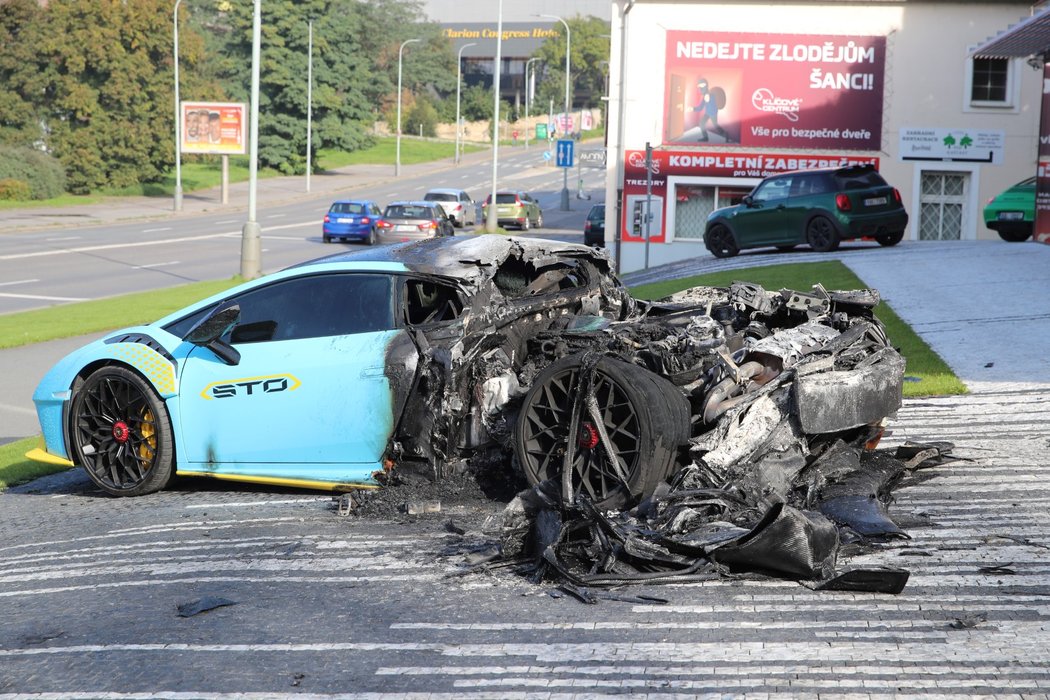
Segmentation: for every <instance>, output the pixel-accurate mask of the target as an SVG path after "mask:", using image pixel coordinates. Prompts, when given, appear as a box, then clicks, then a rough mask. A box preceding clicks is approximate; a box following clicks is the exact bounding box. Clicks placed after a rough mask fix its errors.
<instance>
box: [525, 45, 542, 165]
mask: <svg viewBox="0 0 1050 700" xmlns="http://www.w3.org/2000/svg"><path fill="white" fill-rule="evenodd" d="M538 60H540V59H539V57H537V58H530V59H529V60H527V61H525V149H526V150H528V148H529V103H530V102H531V99H530V95H529V93H530V92H531V88H532V85H531V83H529V66H530V65H531V64H532V62H533V61H538ZM532 79H533V80H535V79H536V75H535V71H533V76H532Z"/></svg>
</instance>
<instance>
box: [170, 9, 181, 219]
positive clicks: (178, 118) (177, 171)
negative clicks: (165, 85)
mask: <svg viewBox="0 0 1050 700" xmlns="http://www.w3.org/2000/svg"><path fill="white" fill-rule="evenodd" d="M181 3H182V0H175V10H174V11H173V12H172V17H173V23H174V25H175V211H182V153H181V152H180V151H181V150H182V124H181V117H182V115H181V114H180V113H179V111H180V110H179V5H180V4H181Z"/></svg>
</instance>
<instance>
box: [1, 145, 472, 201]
mask: <svg viewBox="0 0 1050 700" xmlns="http://www.w3.org/2000/svg"><path fill="white" fill-rule="evenodd" d="M396 145H397V139H395V138H394V137H392V136H388V137H383V138H380V139H377V140H376V143H375V145H374V146H372V147H371V148H366V149H363V150H360V151H353V152H351V153H346V152H343V151H333V150H328V149H321V150H320V151H319V152H318V154H317V165H318V167H320V168H321V169H322V170H332V169H334V168H341V167H344V166H347V165H393V164H394V154H395V151H396V150H397V148H396ZM480 150H485V148H484V147H481V146H474V145H468V144H460V152H461V153H472V152H474V151H480ZM454 155H455V144H454V143H449V142H445V141H429V140H418V139H412V138H406V137H403V138H402V139H401V163H402V164H405V165H410V164H413V163H428V162H430V161H434V160H441V159H443V158H452V157H453V156H454ZM281 175H283V173H280V172H278V171H276V170H271V169H268V168H261V169H260V170H259V177H260V178H270V177H279V176H281ZM247 179H248V157H247V156H231V157H230V182H231V183H234V182H244V181H246V180H247ZM221 184H222V160H221V158H219V157H218V156H209V157H202V156H194V157H193V159H192V160H190V161H188V162H183V164H182V190H183V192H195V191H197V190H206V189H211V188H213V187H218V186H219V185H221ZM174 194H175V172H174V170H172V171H171V172H169V173H168V174H167V175H165V176H164V177H163V178H161V180H160V181H158V182H144V183H139V184H136V185H132V186H130V187H122V188H109V189H104V190H99V191H98V192H93V193H92V194H90V195H73V194H64V195H62V196H60V197H53V198H51V199H36V200H30V201H25V202H23V201H17V202H14V201H8V200H0V210H2V209H26V208H41V207H51V208H58V207H71V206H77V205H83V204H98V203H100V202H104V201H105V200H106V199H107V198H109V197H143V196H145V197H172V196H174Z"/></svg>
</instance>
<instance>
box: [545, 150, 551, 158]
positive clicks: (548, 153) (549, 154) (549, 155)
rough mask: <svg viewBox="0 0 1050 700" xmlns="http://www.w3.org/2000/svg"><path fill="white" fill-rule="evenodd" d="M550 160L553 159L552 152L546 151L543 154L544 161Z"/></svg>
mask: <svg viewBox="0 0 1050 700" xmlns="http://www.w3.org/2000/svg"><path fill="white" fill-rule="evenodd" d="M550 159H551V152H550V151H544V152H543V160H550Z"/></svg>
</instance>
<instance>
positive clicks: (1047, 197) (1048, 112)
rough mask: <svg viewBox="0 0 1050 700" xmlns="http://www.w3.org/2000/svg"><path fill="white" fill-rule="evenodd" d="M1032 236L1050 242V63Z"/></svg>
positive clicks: (1046, 72) (1045, 77)
mask: <svg viewBox="0 0 1050 700" xmlns="http://www.w3.org/2000/svg"><path fill="white" fill-rule="evenodd" d="M1033 226H1034V228H1033V230H1032V238H1033V240H1036V241H1038V242H1040V243H1050V63H1047V64H1044V65H1043V100H1042V111H1041V112H1040V113H1039V164H1038V167H1037V168H1036V179H1035V222H1034V224H1033Z"/></svg>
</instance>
